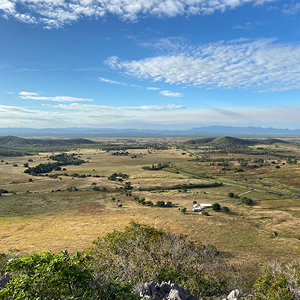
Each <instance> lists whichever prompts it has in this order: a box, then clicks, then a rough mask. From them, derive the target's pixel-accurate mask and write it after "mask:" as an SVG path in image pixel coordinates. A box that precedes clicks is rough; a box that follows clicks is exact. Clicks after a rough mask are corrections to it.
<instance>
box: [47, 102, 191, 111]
mask: <svg viewBox="0 0 300 300" xmlns="http://www.w3.org/2000/svg"><path fill="white" fill-rule="evenodd" d="M52 107H56V108H61V109H66V110H85V111H110V112H111V111H163V110H175V109H184V108H185V107H184V106H182V105H175V104H168V105H141V106H131V107H130V106H129V107H126V106H125V107H116V106H108V105H96V104H95V105H90V104H81V103H71V104H58V105H53V106H52Z"/></svg>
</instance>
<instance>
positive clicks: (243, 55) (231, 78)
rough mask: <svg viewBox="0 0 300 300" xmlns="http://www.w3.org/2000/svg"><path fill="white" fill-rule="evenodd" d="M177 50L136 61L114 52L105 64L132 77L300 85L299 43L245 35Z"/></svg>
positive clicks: (208, 84) (267, 87)
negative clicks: (240, 37)
mask: <svg viewBox="0 0 300 300" xmlns="http://www.w3.org/2000/svg"><path fill="white" fill-rule="evenodd" d="M169 47H170V46H169V44H167V45H166V49H168V48H169ZM171 49H172V51H171V53H174V49H173V48H171ZM177 49H178V52H177V54H170V55H168V54H165V55H158V56H155V57H151V58H145V59H141V60H132V61H122V60H120V59H119V58H118V57H116V56H112V57H110V58H108V59H107V60H106V63H107V64H108V65H109V66H110V67H111V68H112V69H115V70H119V71H121V72H123V73H125V74H126V75H127V76H132V77H135V78H138V79H150V80H152V81H153V82H157V81H163V82H166V83H169V84H183V85H186V86H187V85H193V86H197V87H204V88H225V89H234V88H235V89H252V90H254V91H257V92H265V91H272V92H274V91H284V90H291V89H300V76H299V74H300V43H285V44H284V43H279V42H278V41H277V40H276V39H255V40H250V39H244V38H242V39H238V40H233V41H229V42H224V41H220V42H217V43H210V44H204V45H200V46H193V45H187V46H186V47H184V46H179V47H177ZM180 49H181V50H180Z"/></svg>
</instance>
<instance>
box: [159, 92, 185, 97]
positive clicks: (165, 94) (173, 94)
mask: <svg viewBox="0 0 300 300" xmlns="http://www.w3.org/2000/svg"><path fill="white" fill-rule="evenodd" d="M159 94H160V95H162V96H166V97H182V96H183V95H182V94H181V93H174V92H170V91H161V92H159Z"/></svg>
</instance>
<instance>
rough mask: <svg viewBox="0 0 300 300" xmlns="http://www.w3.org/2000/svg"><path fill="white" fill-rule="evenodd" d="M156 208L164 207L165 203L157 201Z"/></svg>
mask: <svg viewBox="0 0 300 300" xmlns="http://www.w3.org/2000/svg"><path fill="white" fill-rule="evenodd" d="M156 206H158V207H165V201H157V202H156Z"/></svg>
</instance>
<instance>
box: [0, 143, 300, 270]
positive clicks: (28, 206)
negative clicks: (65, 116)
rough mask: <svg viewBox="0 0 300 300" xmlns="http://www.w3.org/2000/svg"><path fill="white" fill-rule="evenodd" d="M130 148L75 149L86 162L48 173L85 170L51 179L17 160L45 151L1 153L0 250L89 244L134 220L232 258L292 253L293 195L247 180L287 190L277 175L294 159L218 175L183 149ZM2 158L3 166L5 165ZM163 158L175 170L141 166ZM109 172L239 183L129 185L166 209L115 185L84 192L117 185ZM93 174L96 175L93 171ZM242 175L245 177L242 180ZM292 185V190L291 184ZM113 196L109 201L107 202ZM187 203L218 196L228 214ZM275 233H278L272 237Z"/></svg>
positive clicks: (292, 170)
mask: <svg viewBox="0 0 300 300" xmlns="http://www.w3.org/2000/svg"><path fill="white" fill-rule="evenodd" d="M107 140H109V139H107ZM110 140H111V141H115V140H113V139H110ZM148 141H151V139H149V140H148ZM293 151H295V149H294V148H293ZM129 152H130V153H131V154H132V155H133V154H135V155H136V156H137V157H136V158H131V156H112V155H111V153H108V152H104V151H99V150H91V149H87V150H85V149H80V153H82V155H81V157H82V159H84V160H88V161H89V163H86V164H83V165H80V166H66V169H67V170H66V171H56V172H52V173H57V174H62V173H68V174H69V175H71V174H72V173H79V174H86V175H89V174H90V175H91V177H86V178H76V177H74V178H73V177H72V176H61V175H60V176H59V178H57V179H50V178H48V177H44V176H36V177H32V176H30V175H28V174H24V173H23V171H24V167H23V164H24V163H26V162H27V161H28V159H29V158H32V159H33V162H32V163H29V165H30V166H35V165H37V164H39V163H44V162H47V155H49V153H48V154H44V153H42V154H40V155H35V156H32V157H18V158H5V159H4V163H0V171H1V178H0V188H4V189H7V190H9V191H14V192H15V194H9V195H2V196H1V197H0V203H1V206H0V252H7V251H8V249H10V248H17V249H20V250H21V251H25V252H27V253H31V252H33V251H42V250H45V249H52V250H54V251H59V250H62V249H68V250H69V251H71V252H74V251H76V250H82V249H84V248H86V247H89V246H90V245H91V242H92V241H93V240H94V239H96V238H97V237H98V236H104V235H106V234H107V233H108V232H111V231H112V230H115V229H116V230H122V229H123V228H124V227H125V226H126V225H127V224H128V223H129V222H130V221H131V220H135V221H139V222H142V223H146V224H148V225H152V226H157V227H159V228H164V229H167V230H170V231H172V232H175V233H183V234H187V235H189V236H190V237H191V238H193V239H197V240H201V241H202V242H203V243H206V244H208V243H209V244H213V245H215V246H216V247H217V248H218V249H219V250H220V251H222V252H226V253H227V254H228V255H229V256H231V257H232V258H233V259H234V260H235V261H239V262H241V261H242V262H247V263H248V264H250V265H251V264H252V265H256V264H257V263H258V262H260V261H266V260H271V259H275V258H277V259H281V260H290V259H291V258H292V257H295V256H297V255H298V249H299V247H300V241H299V240H298V238H299V237H300V233H299V225H300V200H297V199H291V198H288V197H281V196H277V195H274V194H267V193H265V192H262V191H253V190H251V189H250V188H249V187H247V186H246V185H249V186H251V185H255V184H257V185H258V182H259V179H258V177H262V178H263V180H264V181H265V182H271V183H274V184H276V185H277V187H278V183H280V184H281V185H282V189H283V190H284V191H287V184H285V183H284V180H287V179H286V177H287V176H290V177H291V178H294V179H295V180H296V178H297V176H298V175H299V168H298V166H297V165H296V166H294V165H293V166H292V165H291V166H290V165H289V166H282V167H281V168H280V169H279V170H276V171H275V169H274V166H267V167H263V168H261V169H259V170H252V169H251V170H248V171H246V172H244V173H243V174H230V173H227V174H223V173H220V167H219V166H208V165H207V163H198V162H194V161H190V159H191V157H189V156H186V155H182V154H181V153H182V152H181V151H180V150H176V149H169V150H156V151H154V150H151V154H149V152H148V150H145V149H135V150H130V151H129ZM219 156H220V155H219ZM226 157H229V158H230V157H232V156H230V155H228V156H226ZM236 157H241V155H238V156H236ZM245 157H246V156H245ZM247 157H248V156H247ZM255 158H257V157H255ZM6 161H8V162H9V164H7V165H6V164H5V162H6ZM165 162H171V164H172V166H176V167H177V168H178V169H179V170H180V171H182V173H178V174H177V173H172V172H165V171H145V170H143V169H142V167H143V166H145V165H149V166H151V165H152V164H158V163H165ZM13 163H16V164H18V167H13V165H12V164H13ZM235 163H236V162H235ZM114 172H116V173H119V172H121V173H127V174H129V175H130V178H129V179H128V181H131V183H132V185H133V186H134V187H139V186H141V187H150V186H157V185H159V186H171V185H175V184H183V183H186V184H188V183H199V182H207V179H205V178H203V179H197V178H196V177H195V176H194V175H195V174H196V175H197V174H198V175H203V176H204V175H205V176H211V175H213V176H216V177H217V178H220V179H228V180H229V179H230V180H233V179H237V178H238V181H235V182H237V183H241V184H244V186H237V185H224V186H222V187H217V188H205V189H192V190H188V191H187V192H183V191H181V192H179V191H178V190H166V191H152V192H150V191H147V192H146V191H144V192H138V191H133V196H134V195H139V196H140V197H144V198H145V199H146V201H152V202H153V203H156V202H157V201H165V202H167V201H171V202H173V204H175V205H176V207H173V208H157V207H146V206H142V205H141V204H138V203H137V202H135V201H134V200H133V197H126V195H125V194H121V191H120V192H105V193H104V192H95V191H92V190H91V188H92V183H96V184H97V185H96V186H98V187H106V188H108V189H114V188H116V187H121V186H123V184H122V183H118V182H114V181H109V180H108V179H107V176H109V175H111V174H112V173H114ZM93 175H100V176H103V177H92V176H93ZM240 175H242V177H241V176H240ZM245 177H248V180H247V181H246V180H245ZM60 178H61V179H60ZM29 179H33V182H29ZM125 181H127V180H125ZM13 182H14V183H13ZM295 182H296V181H295ZM293 184H294V183H293ZM70 186H76V187H77V188H78V189H79V191H77V192H67V191H66V189H67V188H68V187H70ZM292 188H294V189H295V187H294V186H292ZM57 190H61V191H57ZM27 191H29V192H30V193H27ZM52 191H54V192H52ZM229 192H234V193H236V194H243V193H246V194H245V196H246V197H250V198H252V199H253V200H254V201H255V202H256V205H255V206H253V207H249V206H246V205H245V204H242V203H241V200H240V199H235V198H229V197H228V193H229ZM112 197H115V198H116V200H115V201H113V200H112ZM117 200H120V201H119V202H118V201H117ZM193 201H197V202H198V203H214V202H219V203H220V204H221V205H222V206H227V207H229V208H230V211H231V213H229V214H224V213H221V212H214V211H212V210H211V209H210V210H208V211H209V214H210V216H204V215H202V214H201V213H193V212H192V205H193ZM119 203H120V204H122V205H123V206H122V207H121V208H119V207H118V204H119ZM180 207H186V208H187V209H188V210H187V213H186V214H182V213H181V212H180V211H179V209H178V208H180ZM274 231H277V232H278V233H279V236H278V237H276V238H274ZM298 235H299V236H298Z"/></svg>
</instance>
